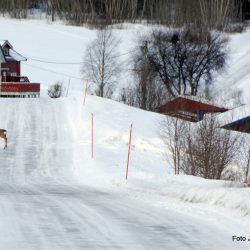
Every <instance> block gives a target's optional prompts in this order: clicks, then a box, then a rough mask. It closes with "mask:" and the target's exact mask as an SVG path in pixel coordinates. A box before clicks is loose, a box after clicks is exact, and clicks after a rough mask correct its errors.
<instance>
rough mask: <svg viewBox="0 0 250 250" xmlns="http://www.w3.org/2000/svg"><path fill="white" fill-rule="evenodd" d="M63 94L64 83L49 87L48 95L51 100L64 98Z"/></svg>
mask: <svg viewBox="0 0 250 250" xmlns="http://www.w3.org/2000/svg"><path fill="white" fill-rule="evenodd" d="M62 93H63V83H62V82H57V83H55V84H53V85H50V86H49V87H48V95H49V97H51V98H59V97H61V96H62Z"/></svg>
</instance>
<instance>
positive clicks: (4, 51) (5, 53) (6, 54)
mask: <svg viewBox="0 0 250 250" xmlns="http://www.w3.org/2000/svg"><path fill="white" fill-rule="evenodd" d="M3 53H4V55H5V56H8V55H9V49H8V48H4V49H3Z"/></svg>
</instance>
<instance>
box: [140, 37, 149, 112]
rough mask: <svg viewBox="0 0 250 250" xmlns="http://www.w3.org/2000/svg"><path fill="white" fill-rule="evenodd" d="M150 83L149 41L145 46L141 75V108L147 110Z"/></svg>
mask: <svg viewBox="0 0 250 250" xmlns="http://www.w3.org/2000/svg"><path fill="white" fill-rule="evenodd" d="M147 81H148V41H145V45H144V61H143V67H142V75H141V108H142V109H146V102H147Z"/></svg>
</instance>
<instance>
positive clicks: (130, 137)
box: [126, 123, 132, 180]
mask: <svg viewBox="0 0 250 250" xmlns="http://www.w3.org/2000/svg"><path fill="white" fill-rule="evenodd" d="M131 140H132V123H131V125H130V133H129V143H128V158H127V167H126V180H127V179H128V167H129V159H130V145H131Z"/></svg>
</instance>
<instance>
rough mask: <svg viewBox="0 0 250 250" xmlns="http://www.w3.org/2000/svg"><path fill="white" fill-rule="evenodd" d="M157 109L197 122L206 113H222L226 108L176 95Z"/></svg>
mask: <svg viewBox="0 0 250 250" xmlns="http://www.w3.org/2000/svg"><path fill="white" fill-rule="evenodd" d="M159 111H160V113H163V114H166V115H170V116H174V117H177V118H180V119H183V120H187V121H191V122H198V121H201V120H202V119H203V116H204V115H205V114H207V113H222V112H225V111H228V109H226V108H222V107H217V106H214V105H211V104H208V103H205V102H201V101H199V100H195V97H187V96H178V97H176V98H175V99H173V100H172V101H170V102H168V103H166V104H164V105H163V106H161V107H160V108H159Z"/></svg>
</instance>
